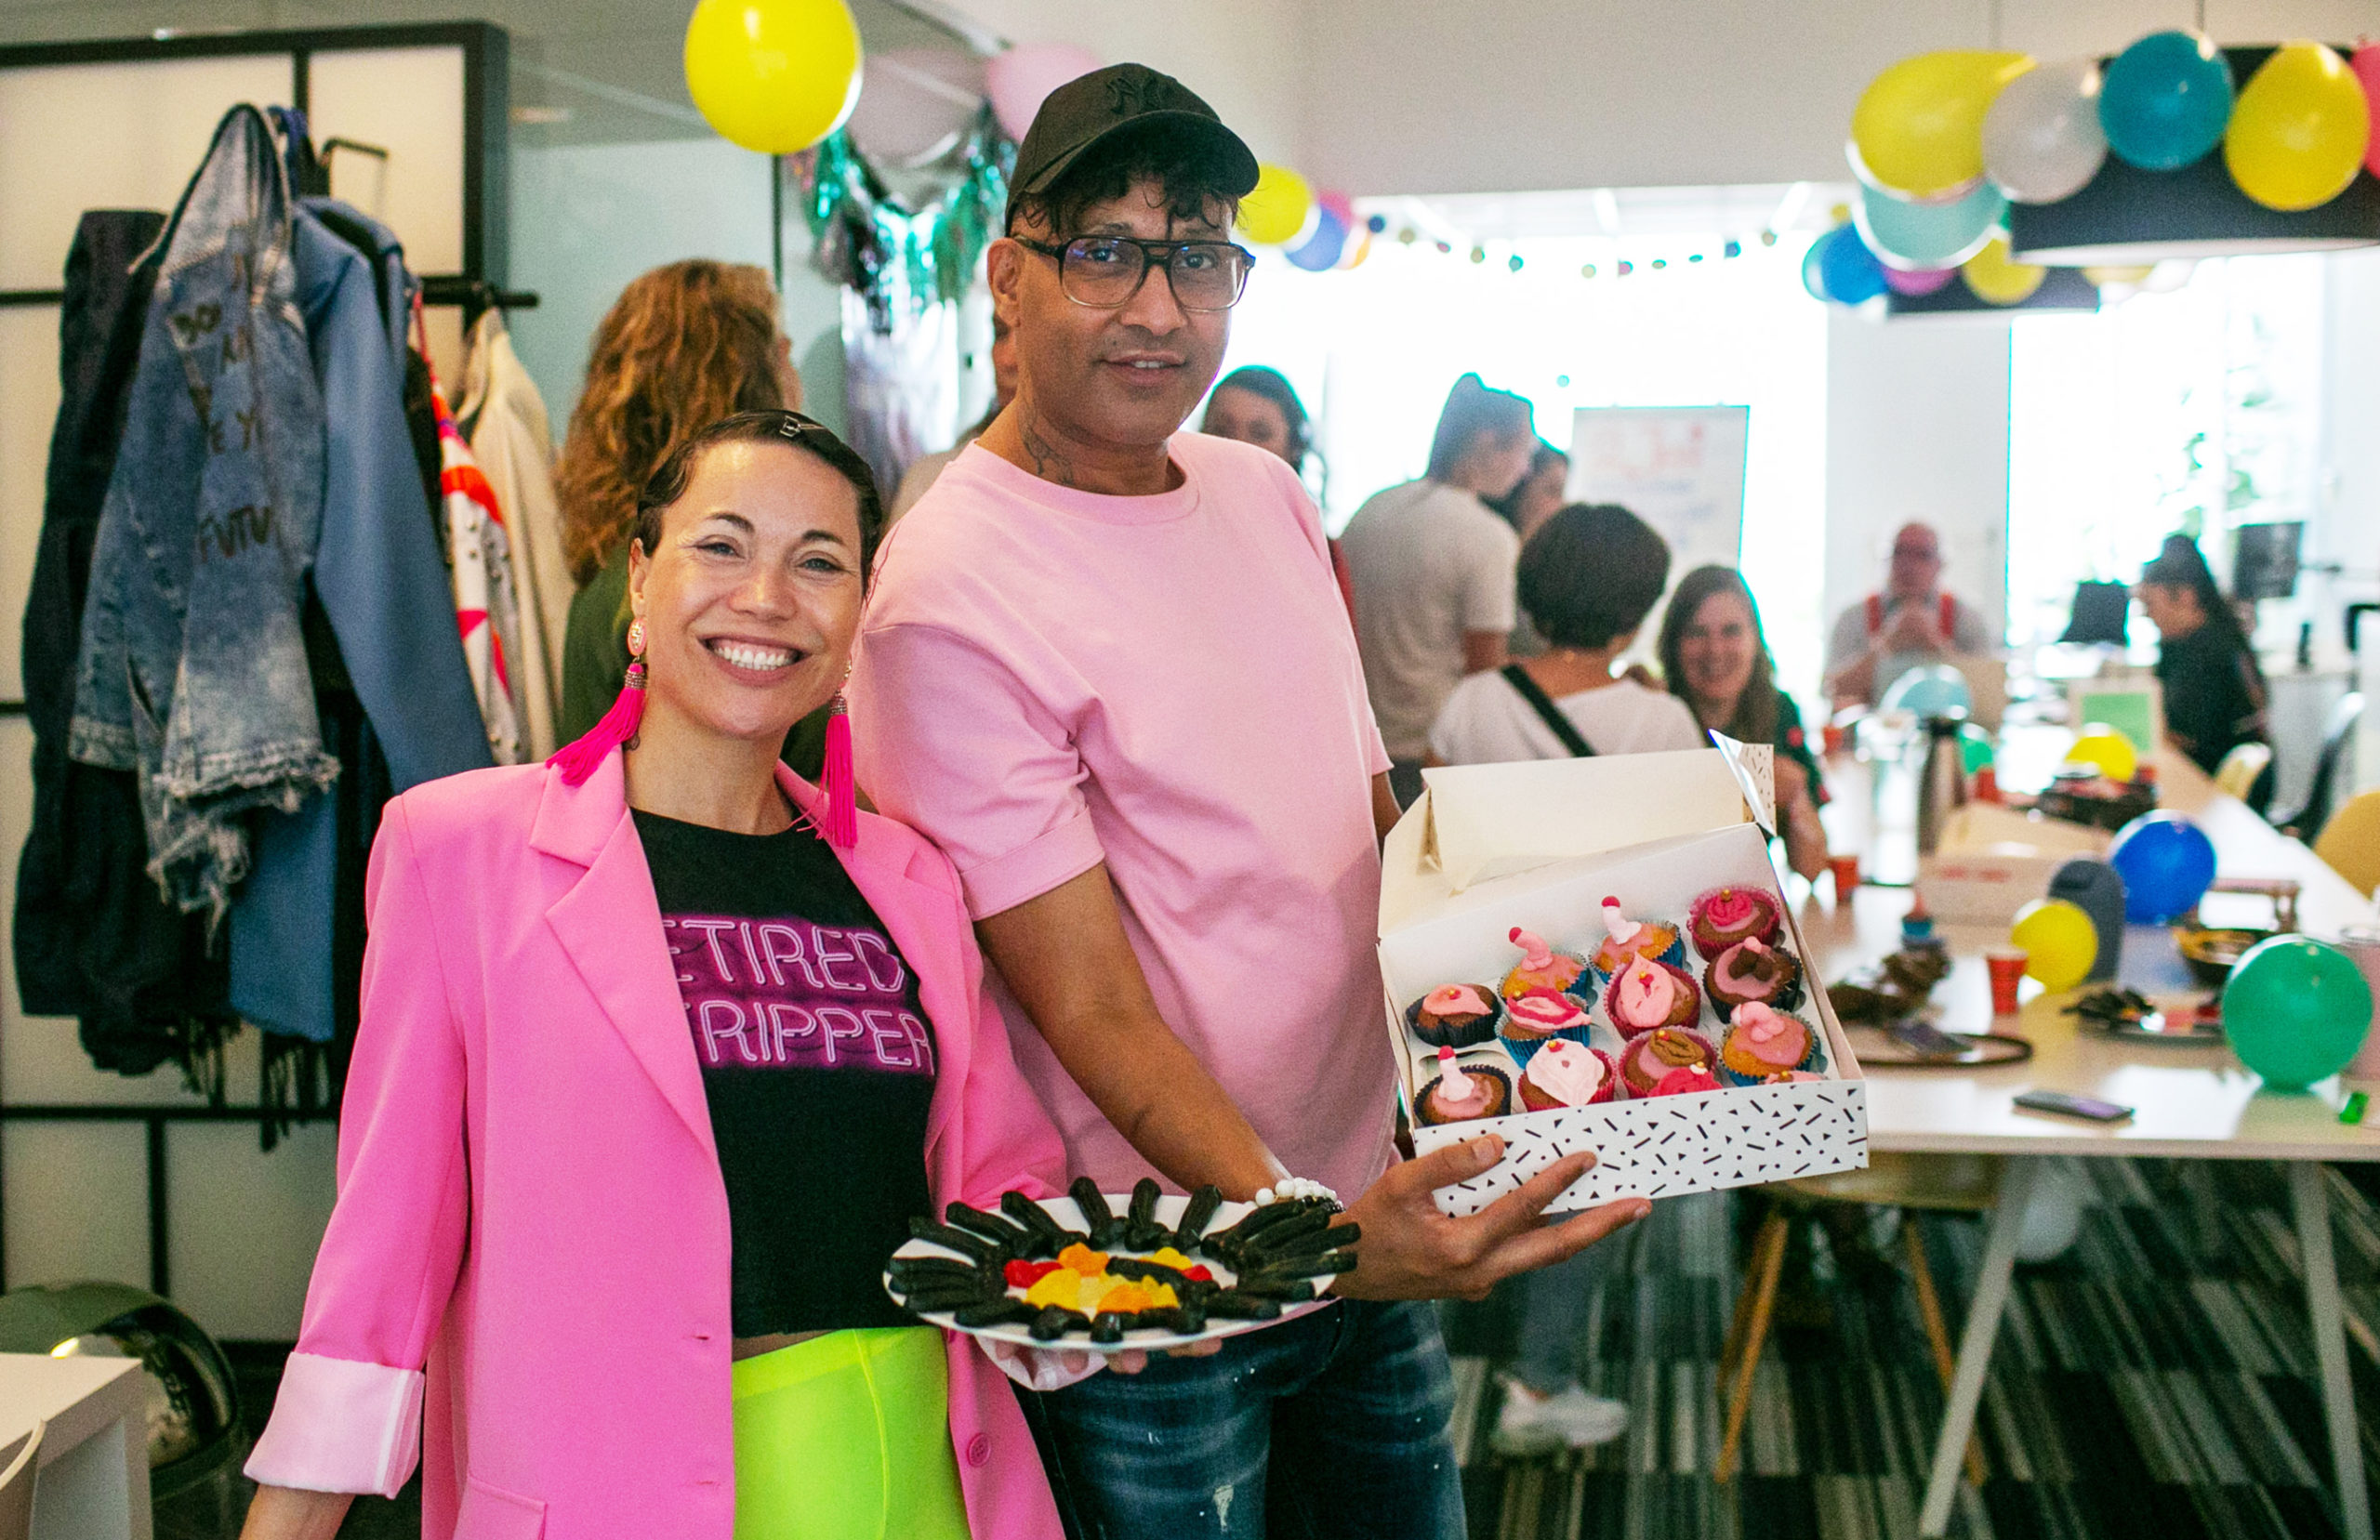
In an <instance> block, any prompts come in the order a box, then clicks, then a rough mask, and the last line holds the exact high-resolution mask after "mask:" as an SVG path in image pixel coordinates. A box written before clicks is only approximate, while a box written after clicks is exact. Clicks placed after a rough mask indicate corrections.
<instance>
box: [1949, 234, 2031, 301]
mask: <svg viewBox="0 0 2380 1540" xmlns="http://www.w3.org/2000/svg"><path fill="white" fill-rule="evenodd" d="M1959 272H1960V275H1961V276H1962V277H1964V278H1965V279H1966V281H1967V287H1968V288H1970V289H1973V290H1974V291H1975V296H1976V297H1977V299H1980V300H1982V301H1983V302H1984V303H1985V304H1987V305H2021V304H2023V303H2024V302H2025V301H2026V300H2028V299H2030V298H2032V297H2033V291H2034V290H2035V289H2038V288H2040V287H2041V286H2042V281H2043V279H2046V278H2047V277H2048V276H2049V270H2048V269H2047V268H2037V267H2035V266H2033V265H2032V264H2031V263H2030V262H2012V261H2010V260H2009V259H2008V237H2006V236H2004V235H1995V236H1993V237H1992V238H1991V243H1990V244H1989V245H1987V246H1985V247H1984V248H1983V249H1982V250H1981V251H1979V252H1977V253H1976V254H1975V255H1974V256H1973V257H1968V258H1967V259H1966V262H1965V265H1964V266H1963V267H1961V268H1960V269H1959Z"/></svg>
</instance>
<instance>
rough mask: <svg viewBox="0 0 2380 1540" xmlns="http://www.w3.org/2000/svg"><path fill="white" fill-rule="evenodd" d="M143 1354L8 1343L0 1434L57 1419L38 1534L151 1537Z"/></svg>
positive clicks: (105, 1539) (66, 1539)
mask: <svg viewBox="0 0 2380 1540" xmlns="http://www.w3.org/2000/svg"><path fill="white" fill-rule="evenodd" d="M141 1402H142V1380H141V1374H140V1362H139V1360H138V1359H130V1358H51V1357H49V1356H48V1355H47V1354H45V1353H0V1443H7V1442H9V1441H13V1440H15V1439H16V1438H17V1437H18V1436H19V1435H20V1434H22V1433H23V1432H25V1430H26V1429H28V1428H31V1427H32V1426H33V1423H34V1422H35V1421H36V1420H40V1421H46V1422H47V1423H48V1424H49V1431H48V1433H47V1434H46V1435H45V1436H44V1438H43V1440H42V1445H41V1473H40V1474H39V1475H38V1476H37V1477H35V1478H34V1481H33V1540H150V1528H149V1417H148V1413H147V1411H146V1410H145V1408H144V1407H143V1406H142V1404H141Z"/></svg>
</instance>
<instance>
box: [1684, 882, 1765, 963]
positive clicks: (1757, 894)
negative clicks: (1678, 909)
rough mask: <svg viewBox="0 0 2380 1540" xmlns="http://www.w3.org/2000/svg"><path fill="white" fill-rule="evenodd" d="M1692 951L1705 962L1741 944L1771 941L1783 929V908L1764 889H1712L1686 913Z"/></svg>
mask: <svg viewBox="0 0 2380 1540" xmlns="http://www.w3.org/2000/svg"><path fill="white" fill-rule="evenodd" d="M1784 928H1785V907H1784V905H1783V904H1782V903H1780V902H1778V898H1777V895H1776V894H1774V893H1772V892H1770V891H1768V890H1767V889H1766V888H1712V889H1711V891H1709V892H1707V893H1705V894H1703V895H1702V896H1701V897H1700V898H1699V899H1697V900H1695V901H1694V905H1693V907H1692V908H1690V909H1688V910H1687V911H1686V931H1687V933H1688V934H1689V935H1691V936H1692V937H1693V938H1694V950H1695V951H1697V952H1699V953H1700V954H1702V955H1703V957H1704V959H1705V960H1706V961H1707V960H1709V959H1711V958H1714V957H1716V956H1718V955H1719V954H1720V953H1722V952H1725V951H1726V950H1727V948H1729V947H1731V946H1734V945H1736V944H1738V943H1739V942H1741V941H1769V942H1773V941H1776V940H1777V938H1778V935H1779V934H1780V933H1781V932H1782V931H1783V930H1784Z"/></svg>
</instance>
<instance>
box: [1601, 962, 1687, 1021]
mask: <svg viewBox="0 0 2380 1540" xmlns="http://www.w3.org/2000/svg"><path fill="white" fill-rule="evenodd" d="M1603 1011H1604V1014H1605V1015H1606V1016H1607V1017H1609V1018H1610V1019H1611V1024H1612V1025H1613V1026H1614V1027H1617V1028H1618V1029H1619V1030H1620V1036H1622V1037H1634V1036H1637V1035H1638V1034H1640V1033H1648V1032H1651V1031H1652V1030H1653V1029H1654V1028H1655V1027H1690V1026H1692V1025H1694V1024H1695V1023H1696V1022H1697V1021H1699V1020H1701V1017H1702V994H1701V991H1699V990H1698V989H1696V988H1695V986H1694V976H1693V975H1692V974H1690V973H1688V972H1686V969H1684V968H1682V967H1673V966H1672V965H1671V964H1668V963H1660V962H1655V961H1654V960H1653V959H1652V958H1650V957H1637V958H1634V959H1633V960H1631V961H1630V962H1629V963H1628V965H1627V966H1626V967H1622V968H1621V969H1620V972H1619V973H1618V974H1616V975H1614V976H1613V978H1612V981H1611V985H1610V987H1609V988H1607V989H1606V990H1605V991H1604V994H1603Z"/></svg>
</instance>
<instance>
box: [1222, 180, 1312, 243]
mask: <svg viewBox="0 0 2380 1540" xmlns="http://www.w3.org/2000/svg"><path fill="white" fill-rule="evenodd" d="M1313 216H1314V189H1312V188H1311V187H1308V186H1307V185H1306V180H1305V178H1303V177H1301V176H1299V175H1298V174H1297V173H1296V172H1294V171H1292V170H1290V169H1289V167H1288V166H1286V165H1269V164H1268V165H1260V166H1258V167H1257V168H1256V189H1255V191H1252V192H1250V193H1249V195H1248V196H1247V197H1245V198H1242V199H1241V200H1240V201H1239V228H1240V229H1241V230H1244V231H1246V232H1247V235H1248V238H1249V239H1250V240H1251V241H1253V242H1255V243H1256V244H1258V245H1260V246H1285V245H1288V244H1289V243H1290V242H1292V241H1294V240H1296V239H1297V238H1298V232H1299V231H1301V230H1304V229H1305V223H1306V220H1308V219H1309V218H1311V217H1313Z"/></svg>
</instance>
